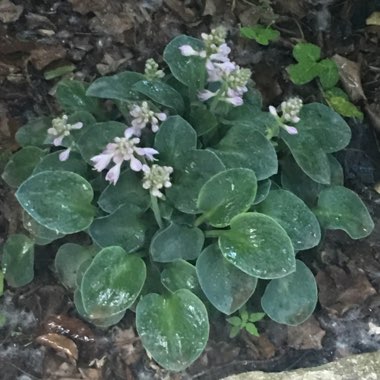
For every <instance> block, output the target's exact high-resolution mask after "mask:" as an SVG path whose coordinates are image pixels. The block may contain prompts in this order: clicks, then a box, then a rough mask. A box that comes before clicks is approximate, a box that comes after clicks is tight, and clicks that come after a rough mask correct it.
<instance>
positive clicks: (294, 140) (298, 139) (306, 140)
mask: <svg viewBox="0 0 380 380" xmlns="http://www.w3.org/2000/svg"><path fill="white" fill-rule="evenodd" d="M297 129H298V134H296V135H289V134H288V133H286V132H285V131H281V132H280V136H281V137H282V139H283V140H284V141H285V143H286V145H287V146H288V147H289V149H290V151H291V153H292V155H293V157H294V159H295V160H296V162H297V164H298V165H299V167H300V168H301V169H302V170H303V172H304V173H305V174H306V175H308V176H309V177H310V178H311V179H313V180H314V181H315V182H318V183H322V184H329V183H330V177H331V172H330V165H329V161H328V158H327V155H326V153H325V152H324V151H323V149H322V148H321V146H320V144H319V142H318V141H317V140H316V139H315V138H314V136H313V135H311V134H310V133H308V132H307V131H306V130H303V129H302V128H301V127H298V124H297Z"/></svg>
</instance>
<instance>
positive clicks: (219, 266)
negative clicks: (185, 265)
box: [196, 244, 257, 315]
mask: <svg viewBox="0 0 380 380" xmlns="http://www.w3.org/2000/svg"><path fill="white" fill-rule="evenodd" d="M196 268H197V275H198V279H199V283H200V285H201V288H202V290H203V292H204V293H205V295H206V297H207V298H208V300H209V301H210V302H211V303H212V304H213V306H215V308H216V309H218V310H219V311H221V312H222V313H224V314H227V315H229V314H232V313H234V312H235V311H236V310H238V309H240V308H241V307H242V306H243V305H244V304H245V303H246V302H247V301H248V299H249V298H250V297H251V296H252V294H253V292H254V291H255V289H256V285H257V278H255V277H252V276H249V275H247V274H246V273H244V272H242V271H241V270H239V269H238V268H236V266H234V265H232V264H231V263H230V262H229V261H227V260H226V259H225V258H224V257H223V255H222V252H220V249H219V248H218V246H217V245H216V244H212V245H209V246H208V247H207V248H206V249H205V250H204V251H203V252H202V253H201V255H200V256H199V257H198V260H197V264H196Z"/></svg>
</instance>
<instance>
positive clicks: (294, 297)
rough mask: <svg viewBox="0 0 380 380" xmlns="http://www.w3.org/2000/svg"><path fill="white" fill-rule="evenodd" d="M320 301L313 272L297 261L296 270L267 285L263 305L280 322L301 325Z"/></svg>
mask: <svg viewBox="0 0 380 380" xmlns="http://www.w3.org/2000/svg"><path fill="white" fill-rule="evenodd" d="M317 301H318V290H317V284H316V282H315V278H314V275H313V273H312V272H311V271H310V269H308V267H307V266H306V265H305V264H304V263H303V262H302V261H299V260H297V261H296V271H295V272H294V273H291V274H289V275H288V276H286V277H283V278H278V279H275V280H272V281H271V282H270V283H269V284H268V285H267V287H266V289H265V292H264V295H263V297H262V298H261V306H262V308H263V310H264V311H265V312H266V313H267V314H268V316H269V317H270V318H271V319H273V320H274V321H276V322H278V323H283V324H286V325H291V326H295V325H299V324H301V323H302V322H304V321H305V320H306V319H308V318H309V317H310V315H311V314H312V313H313V311H314V309H315V306H316V304H317Z"/></svg>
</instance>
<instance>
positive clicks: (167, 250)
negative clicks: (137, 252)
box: [150, 223, 204, 263]
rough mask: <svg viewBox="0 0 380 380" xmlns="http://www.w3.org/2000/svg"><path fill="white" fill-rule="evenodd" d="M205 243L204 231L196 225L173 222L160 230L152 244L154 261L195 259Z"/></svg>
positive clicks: (151, 250) (151, 251)
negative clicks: (189, 225) (190, 225)
mask: <svg viewBox="0 0 380 380" xmlns="http://www.w3.org/2000/svg"><path fill="white" fill-rule="evenodd" d="M203 243H204V235H203V232H202V231H201V230H200V229H199V228H196V227H188V226H185V225H180V224H176V223H171V224H170V225H169V226H168V227H166V228H165V229H163V230H160V231H158V232H157V233H156V234H155V235H154V237H153V239H152V241H151V244H150V254H151V255H152V258H153V260H154V261H157V262H161V263H168V262H171V261H175V260H178V259H184V260H195V259H196V258H197V257H198V256H199V254H200V253H201V250H202V247H203Z"/></svg>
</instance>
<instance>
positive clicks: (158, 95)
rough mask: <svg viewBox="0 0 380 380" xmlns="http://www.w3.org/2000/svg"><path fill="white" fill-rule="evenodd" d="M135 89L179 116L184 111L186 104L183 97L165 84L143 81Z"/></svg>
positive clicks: (136, 84)
mask: <svg viewBox="0 0 380 380" xmlns="http://www.w3.org/2000/svg"><path fill="white" fill-rule="evenodd" d="M133 89H134V90H135V91H137V92H138V93H141V94H143V95H145V96H147V97H148V98H149V99H151V100H153V101H154V102H156V103H158V104H161V105H163V106H165V107H169V108H171V109H173V110H174V111H175V112H177V113H179V114H181V113H182V112H183V110H184V107H185V104H184V102H183V99H182V96H181V95H180V94H179V93H178V92H177V91H176V90H175V89H174V88H173V87H171V86H169V85H168V84H166V83H164V82H161V81H149V80H142V81H139V82H137V83H135V85H134V86H133Z"/></svg>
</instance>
